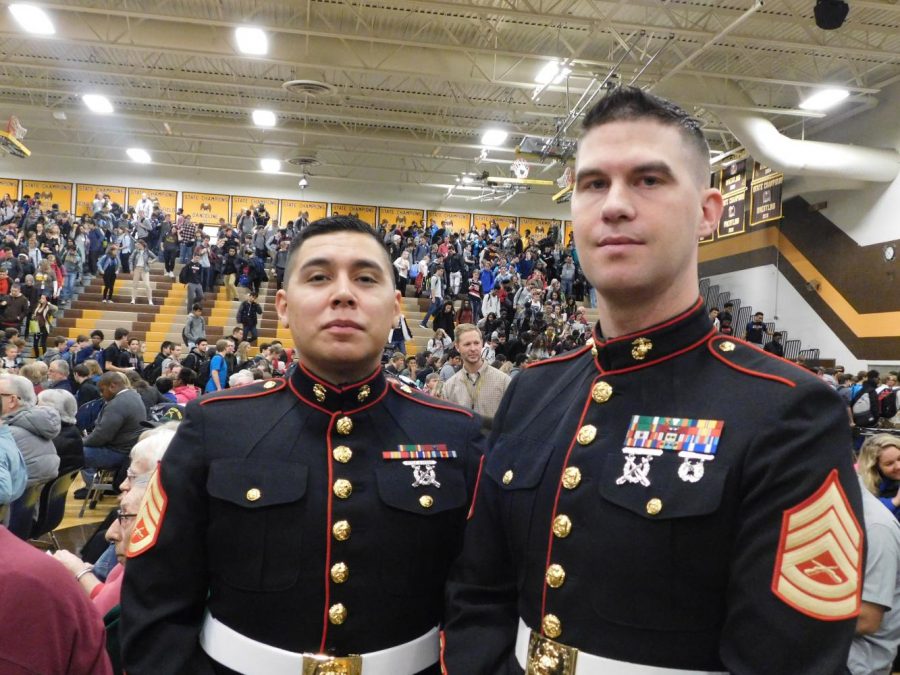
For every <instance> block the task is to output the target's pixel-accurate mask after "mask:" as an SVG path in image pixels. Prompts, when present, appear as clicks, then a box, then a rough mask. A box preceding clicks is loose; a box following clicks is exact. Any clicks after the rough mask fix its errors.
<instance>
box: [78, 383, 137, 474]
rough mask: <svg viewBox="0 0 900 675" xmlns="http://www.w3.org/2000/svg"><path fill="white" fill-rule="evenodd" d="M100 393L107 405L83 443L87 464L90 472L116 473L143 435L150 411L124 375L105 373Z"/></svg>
mask: <svg viewBox="0 0 900 675" xmlns="http://www.w3.org/2000/svg"><path fill="white" fill-rule="evenodd" d="M99 389H100V396H101V397H102V398H103V400H104V401H106V405H105V406H104V407H103V411H102V412H101V413H100V417H99V419H98V420H97V423H96V425H95V426H94V430H93V431H92V432H91V433H90V435H89V436H88V437H87V438H85V439H84V463H85V466H86V467H88V468H90V469H117V468H118V467H120V466H122V464H123V463H124V462H125V460H126V459H127V458H128V453H129V452H131V449H132V448H133V447H134V444H135V443H137V440H138V437H139V436H140V435H141V433H142V432H143V430H144V428H143V427H142V426H141V422H144V421H145V420H146V419H147V409H146V408H145V407H144V402H143V401H142V400H141V397H140V395H139V394H138V393H137V392H136V391H134V389H131V388H129V386H128V378H127V377H125V375H124V373H119V372H115V371H110V372H108V373H103V375H102V376H101V378H100V383H99ZM88 482H89V481H88V480H87V478H86V480H85V483H88Z"/></svg>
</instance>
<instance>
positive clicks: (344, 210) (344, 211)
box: [331, 204, 377, 227]
mask: <svg viewBox="0 0 900 675" xmlns="http://www.w3.org/2000/svg"><path fill="white" fill-rule="evenodd" d="M376 212H377V209H376V208H375V207H374V206H367V205H365V204H332V205H331V215H333V216H355V217H357V218H359V219H360V220H361V221H363V222H364V223H368V224H369V225H371V226H372V227H375V223H376V222H377V221H376V220H375V218H376Z"/></svg>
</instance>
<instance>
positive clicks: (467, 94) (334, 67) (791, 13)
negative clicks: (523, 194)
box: [0, 0, 900, 194]
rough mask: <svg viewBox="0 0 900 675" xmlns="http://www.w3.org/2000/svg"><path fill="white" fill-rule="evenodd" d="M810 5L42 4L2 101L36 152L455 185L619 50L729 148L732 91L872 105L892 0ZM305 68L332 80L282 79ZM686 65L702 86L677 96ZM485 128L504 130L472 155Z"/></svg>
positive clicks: (544, 1)
mask: <svg viewBox="0 0 900 675" xmlns="http://www.w3.org/2000/svg"><path fill="white" fill-rule="evenodd" d="M814 2H815V0H766V2H765V5H762V6H759V7H757V6H756V3H754V2H753V1H752V0H734V1H733V2H728V3H722V2H717V3H713V2H707V1H705V0H670V1H668V2H666V1H660V0H636V1H634V0H632V1H628V2H625V1H619V2H604V1H595V0H455V1H452V2H437V1H436V0H384V1H380V0H372V1H369V2H357V1H351V0H343V1H342V0H296V1H287V0H284V1H278V0H168V1H167V0H127V1H113V0H67V1H66V2H56V3H54V2H41V3H38V4H40V5H41V6H42V7H43V8H44V9H45V10H46V11H47V12H48V13H49V14H50V16H51V17H52V19H53V21H54V23H55V26H56V31H57V32H56V35H54V36H52V37H49V38H41V37H35V36H29V35H25V34H23V33H22V32H21V30H20V29H19V28H18V26H17V25H16V24H15V22H14V21H13V19H12V17H11V15H10V13H9V12H8V11H6V10H5V9H4V10H3V11H2V12H0V104H2V105H0V114H8V113H15V114H17V115H18V116H19V118H20V119H21V121H22V123H23V124H24V126H26V127H27V128H28V136H27V138H26V144H27V145H28V146H29V147H30V148H31V149H32V150H33V151H34V152H35V153H37V154H41V155H48V154H49V155H52V156H54V157H62V158H79V159H82V160H84V159H88V160H99V161H102V162H119V161H125V156H124V151H123V149H124V148H125V147H130V146H141V147H144V148H146V149H147V150H149V151H150V152H151V153H152V155H153V157H154V161H155V163H156V164H158V165H160V166H164V167H165V166H169V167H196V168H200V169H217V170H232V171H250V172H255V171H258V159H259V158H262V157H275V158H278V159H282V160H288V159H290V158H292V157H298V156H303V157H315V159H316V161H317V162H318V164H317V165H315V166H313V167H311V168H310V169H309V171H310V173H311V174H312V175H314V176H322V177H328V178H329V179H330V180H334V181H344V182H346V183H347V184H354V183H356V184H359V183H367V184H369V185H373V184H375V185H377V184H379V183H380V184H385V185H386V186H387V185H388V184H389V185H393V186H396V185H404V186H408V187H409V189H412V190H416V191H421V193H423V194H424V193H426V192H428V193H437V192H441V191H442V192H446V191H447V189H448V187H449V186H451V185H454V184H455V181H456V177H457V176H458V175H459V174H460V173H461V172H465V171H477V172H479V173H480V172H482V171H485V170H487V171H489V172H490V173H491V174H492V175H502V176H507V175H509V163H510V162H511V160H512V159H514V157H515V155H514V147H515V144H516V143H517V141H518V140H519V139H521V137H522V136H523V135H526V134H528V135H539V136H552V135H553V134H554V133H555V130H556V128H557V124H558V123H559V122H560V120H562V119H563V118H565V116H566V114H567V112H568V111H569V110H570V109H571V108H572V107H573V106H574V105H575V103H576V101H577V100H578V99H579V97H580V96H581V94H582V92H584V91H585V89H586V88H588V87H589V86H590V85H591V83H592V81H593V82H594V84H595V85H596V83H597V80H603V79H604V78H605V77H606V76H607V75H608V74H609V73H610V72H611V70H612V69H613V68H614V67H615V66H616V64H617V63H619V62H621V64H620V65H619V66H618V69H617V74H618V80H619V81H621V82H626V83H627V82H631V81H632V80H634V81H635V83H636V84H638V85H641V86H645V87H649V88H651V89H656V90H657V91H661V92H666V93H671V92H672V90H673V89H674V95H675V97H676V98H677V99H679V103H681V104H682V105H684V106H686V107H688V108H689V109H691V110H692V111H693V112H694V113H695V114H696V115H698V116H699V117H700V118H701V119H702V120H704V122H705V125H706V132H707V136H708V138H709V140H710V143H711V145H712V146H713V148H714V150H717V151H728V150H732V149H734V148H735V146H736V145H737V141H736V140H735V139H734V137H733V136H732V135H731V134H730V133H729V132H728V130H727V129H725V128H724V126H723V124H722V123H721V122H720V121H719V120H718V118H717V115H716V113H717V110H721V109H722V106H723V105H737V106H738V107H740V108H741V109H752V110H755V111H758V112H759V113H760V114H762V115H764V116H765V117H767V118H769V119H771V120H772V121H773V122H774V123H775V124H776V126H778V128H779V129H781V130H782V131H783V132H785V133H787V134H788V135H791V136H794V137H797V136H800V134H801V133H804V134H807V135H811V134H815V132H816V129H817V127H818V126H819V125H822V124H823V123H826V124H827V122H828V119H829V118H828V117H824V118H823V116H822V115H821V114H818V113H815V114H812V113H808V112H806V111H802V110H800V109H799V108H798V103H799V101H800V100H801V99H802V98H803V97H804V96H805V95H806V94H808V93H810V91H811V90H812V88H814V87H816V86H817V85H821V84H823V83H828V84H839V85H843V86H845V87H848V88H849V89H850V90H851V92H852V96H851V98H850V99H849V100H848V101H847V102H846V103H845V104H843V106H842V108H840V109H839V110H838V111H837V113H836V114H841V115H842V117H843V118H846V117H847V116H852V115H853V114H854V112H855V111H856V110H863V109H866V108H868V107H870V106H871V105H872V104H873V102H877V99H878V97H879V94H880V92H881V91H882V90H883V89H885V88H886V87H888V86H890V85H891V84H893V83H895V82H897V81H898V79H900V4H898V0H865V1H863V0H849V4H850V8H851V9H850V15H849V18H848V20H847V22H846V24H845V25H844V26H843V27H842V28H841V29H839V30H836V31H823V30H820V29H818V28H817V27H816V26H815V23H814V21H813V17H812V9H813V5H814ZM241 25H254V26H258V27H260V28H263V29H264V30H265V31H266V32H267V33H268V35H269V46H270V48H269V53H268V54H267V55H266V56H262V57H248V56H245V55H242V54H240V53H239V52H238V51H237V48H236V46H235V43H234V37H233V35H234V29H235V28H236V27H238V26H241ZM629 46H631V49H630V50H629V49H628V47H629ZM552 58H558V59H569V60H571V68H572V74H571V76H570V77H569V79H568V81H567V82H563V83H561V84H560V85H557V86H551V87H549V88H547V90H546V91H544V92H543V93H542V94H541V96H540V98H539V100H538V101H535V100H533V99H532V93H533V91H534V89H535V84H534V76H535V75H536V74H537V72H538V71H539V70H540V69H541V67H542V66H543V65H544V64H545V63H546V62H547V61H548V60H550V59H552ZM295 79H308V80H315V81H319V82H324V83H326V84H327V85H330V87H332V88H333V90H332V92H331V93H329V94H326V95H323V96H317V97H306V96H303V95H297V94H294V93H291V92H288V91H285V90H284V89H283V88H282V84H283V83H284V82H285V81H288V80H295ZM684 79H688V80H690V81H691V82H692V84H693V85H694V86H691V87H690V88H689V89H690V91H692V92H695V93H694V94H692V95H690V96H687V95H685V96H683V97H679V89H680V88H679V87H678V86H677V85H676V83H677V82H678V81H679V80H684ZM723 82H727V83H729V84H733V85H736V86H737V87H738V88H739V89H740V90H742V91H741V96H742V100H741V101H740V102H739V103H726V104H723V103H722V102H721V99H717V98H715V97H713V96H712V95H710V96H704V95H703V92H704V89H705V88H706V87H708V88H709V89H710V91H712V90H713V89H715V88H716V87H717V86H718V85H720V84H722V83H723ZM698 85H699V86H698ZM685 91H686V90H685ZM696 92H699V94H697V93H696ZM84 93H102V94H105V95H107V96H109V97H110V98H111V99H112V101H113V104H114V106H115V108H116V112H115V114H114V115H113V116H97V115H94V114H91V113H90V112H88V111H87V110H86V109H85V108H84V106H83V104H82V103H81V100H80V97H81V95H82V94H84ZM873 99H874V101H873ZM255 108H269V109H272V110H274V111H275V112H276V113H277V115H278V125H277V127H276V128H275V129H269V130H261V129H258V128H256V127H254V126H253V124H252V122H251V121H250V119H249V117H250V112H251V111H252V110H253V109H255ZM58 111H63V112H65V113H66V117H67V119H66V120H65V121H59V120H57V119H55V118H54V117H53V115H52V113H53V112H58ZM490 126H502V127H504V128H506V129H507V130H509V131H510V133H511V137H510V140H509V141H507V144H506V146H505V148H504V149H500V150H491V151H490V152H489V153H488V155H487V158H486V159H484V160H479V154H480V152H481V147H480V145H479V139H480V136H481V132H482V131H483V130H484V129H485V128H487V127H490ZM576 132H577V125H573V126H572V127H571V129H570V132H569V135H574V134H575V133H576ZM111 166H114V165H111ZM285 169H286V170H287V171H294V172H296V173H297V174H299V173H300V172H301V170H300V169H299V168H296V167H290V166H286V167H285ZM560 173H561V170H560V168H559V167H558V166H556V167H551V168H550V169H548V170H546V171H543V172H541V173H539V174H537V171H535V172H533V173H532V176H535V175H536V174H537V175H538V177H541V178H548V179H555V178H556V177H557V176H558V175H559V174H560ZM541 190H543V191H544V192H548V193H552V192H554V191H555V190H554V189H550V188H547V189H539V190H538V191H541Z"/></svg>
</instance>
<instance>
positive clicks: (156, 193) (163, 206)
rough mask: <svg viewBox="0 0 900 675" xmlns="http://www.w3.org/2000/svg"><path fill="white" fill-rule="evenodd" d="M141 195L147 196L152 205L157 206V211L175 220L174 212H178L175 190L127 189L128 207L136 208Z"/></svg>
mask: <svg viewBox="0 0 900 675" xmlns="http://www.w3.org/2000/svg"><path fill="white" fill-rule="evenodd" d="M142 195H147V198H148V199H150V201H152V202H153V203H154V204H158V205H159V210H160V211H162V212H163V213H168V214H169V215H170V216H172V219H173V220H174V219H175V212H176V211H177V210H178V191H177V190H157V189H156V188H144V187H130V188H128V206H137V203H138V202H139V201H141V197H142Z"/></svg>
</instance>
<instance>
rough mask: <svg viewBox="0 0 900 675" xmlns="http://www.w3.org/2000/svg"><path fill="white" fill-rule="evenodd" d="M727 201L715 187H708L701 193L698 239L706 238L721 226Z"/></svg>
mask: <svg viewBox="0 0 900 675" xmlns="http://www.w3.org/2000/svg"><path fill="white" fill-rule="evenodd" d="M724 207H725V202H724V200H723V199H722V193H721V192H719V191H718V190H716V189H715V188H707V189H706V190H703V192H701V193H700V216H701V217H700V222H699V223H698V225H697V239H698V240H699V239H705V238H706V237H708V236H710V235H711V234H712V233H713V232H715V231H716V229H717V228H718V227H719V219H720V218H721V217H722V209H723V208H724Z"/></svg>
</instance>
